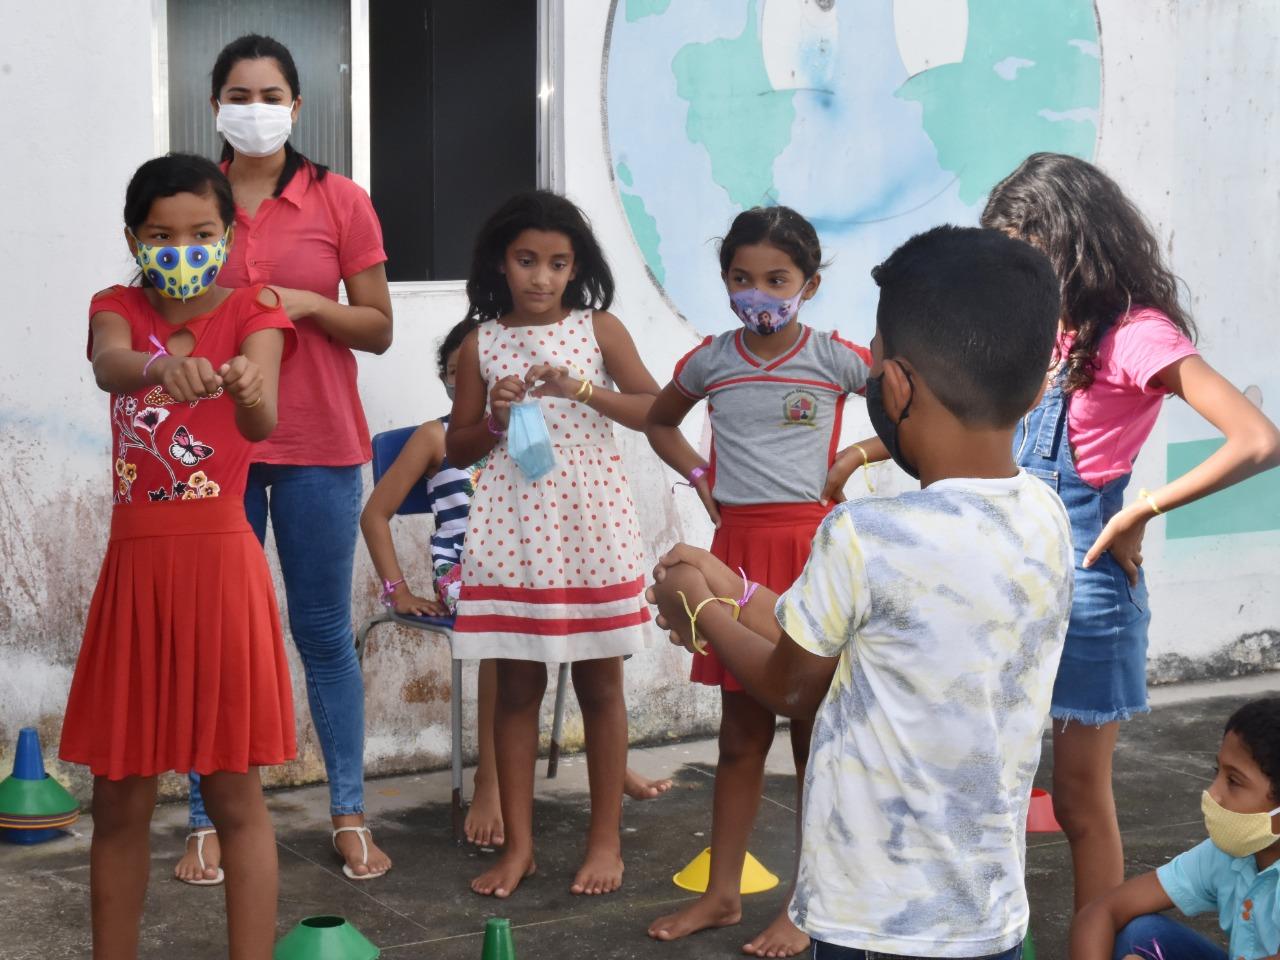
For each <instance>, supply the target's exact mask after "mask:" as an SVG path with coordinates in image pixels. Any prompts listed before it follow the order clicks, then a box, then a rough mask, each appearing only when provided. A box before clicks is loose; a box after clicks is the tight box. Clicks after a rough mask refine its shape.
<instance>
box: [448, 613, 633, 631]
mask: <svg viewBox="0 0 1280 960" xmlns="http://www.w3.org/2000/svg"><path fill="white" fill-rule="evenodd" d="M649 619H650V617H649V611H648V609H643V610H637V611H635V612H634V613H623V614H619V615H618V616H616V617H588V618H584V619H581V620H578V619H574V620H567V619H566V620H541V619H538V618H537V617H508V616H504V615H501V614H496V613H491V614H479V615H476V616H466V615H462V616H459V617H458V620H457V622H456V623H455V624H454V626H453V632H454V633H527V634H531V635H533V636H539V637H549V636H570V635H572V634H575V633H602V632H604V631H606V630H620V629H622V628H623V627H638V626H640V625H641V624H643V623H648V622H649Z"/></svg>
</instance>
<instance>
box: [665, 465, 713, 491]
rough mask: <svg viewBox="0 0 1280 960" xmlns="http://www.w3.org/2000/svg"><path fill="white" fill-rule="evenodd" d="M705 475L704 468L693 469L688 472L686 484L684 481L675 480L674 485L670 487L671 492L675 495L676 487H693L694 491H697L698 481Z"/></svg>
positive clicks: (705, 469)
mask: <svg viewBox="0 0 1280 960" xmlns="http://www.w3.org/2000/svg"><path fill="white" fill-rule="evenodd" d="M706 475H707V468H706V467H694V468H693V469H692V470H690V471H689V477H688V480H687V482H686V481H685V480H677V481H676V482H675V483H673V484H672V485H671V492H672V493H675V492H676V487H693V488H694V489H697V486H698V481H699V480H701V479H702V478H703V477H705V476H706Z"/></svg>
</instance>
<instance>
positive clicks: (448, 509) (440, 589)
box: [360, 316, 671, 847]
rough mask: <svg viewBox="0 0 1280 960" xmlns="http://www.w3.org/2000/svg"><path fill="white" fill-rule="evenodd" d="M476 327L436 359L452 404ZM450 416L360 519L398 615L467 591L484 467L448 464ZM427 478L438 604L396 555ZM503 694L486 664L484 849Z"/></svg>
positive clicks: (437, 423) (453, 336) (482, 682)
mask: <svg viewBox="0 0 1280 960" xmlns="http://www.w3.org/2000/svg"><path fill="white" fill-rule="evenodd" d="M475 326H476V321H475V319H474V318H473V317H470V316H468V317H467V318H466V319H465V320H463V321H461V322H460V323H458V324H456V325H455V326H454V327H453V329H452V330H450V331H449V333H448V334H447V335H446V336H445V338H444V340H443V341H442V342H441V344H440V348H439V351H438V353H437V357H436V363H437V372H438V373H439V376H440V380H441V382H443V384H444V389H445V392H446V393H447V394H448V395H449V399H450V400H452V399H453V384H454V377H455V375H456V373H457V368H458V348H459V347H460V346H461V345H462V341H463V339H464V338H465V337H466V336H467V334H468V333H470V332H471V331H472V330H473V329H475ZM448 424H449V417H448V416H444V417H441V418H439V419H438V420H428V421H427V422H426V423H424V424H422V426H420V427H418V428H417V429H416V430H415V431H414V432H413V434H412V435H411V436H410V437H409V439H408V440H407V441H406V442H405V444H404V447H403V448H402V449H401V450H400V453H399V454H398V455H397V456H396V458H395V460H394V461H393V462H392V464H391V465H390V466H389V467H387V469H386V470H385V472H383V474H382V476H381V477H380V478H379V479H378V482H377V484H376V485H375V486H374V488H373V492H372V493H371V494H370V495H369V502H368V503H366V504H365V507H364V512H363V513H362V514H361V515H360V529H361V531H362V532H363V534H364V540H365V545H366V546H367V547H368V548H369V556H370V557H371V558H372V560H373V566H374V569H375V570H377V573H378V576H379V577H380V578H381V580H382V602H383V603H384V604H386V605H387V607H388V608H389V609H391V610H393V611H395V612H396V613H398V614H401V615H406V616H415V617H451V616H453V613H454V610H455V608H456V606H457V602H458V591H459V588H460V587H461V585H462V577H461V562H462V545H463V540H464V538H465V536H466V532H467V517H468V514H469V512H470V509H471V497H472V495H473V494H474V493H475V482H476V477H477V476H478V475H479V473H480V471H481V470H482V469H483V468H484V461H483V460H482V461H481V462H479V463H476V464H472V465H471V466H469V467H457V466H455V465H453V464H451V463H449V461H448V459H447V458H446V457H445V446H444V437H445V430H446V428H447V427H448ZM424 477H425V478H426V495H427V499H428V501H429V503H430V510H431V513H432V515H433V516H434V518H435V532H434V533H433V535H432V537H431V569H432V579H433V581H434V587H435V598H434V599H429V598H427V597H424V596H421V595H419V594H417V593H415V592H414V591H413V589H412V587H411V586H410V585H409V583H408V582H407V580H406V578H405V576H404V571H403V569H402V567H401V566H400V561H399V559H398V558H397V556H396V548H395V543H394V541H393V539H392V536H391V518H392V517H393V516H395V515H396V513H397V512H398V511H399V510H400V508H401V504H403V503H404V501H405V498H406V497H407V496H408V495H409V494H410V492H411V491H412V490H413V488H414V487H415V486H416V485H417V484H419V483H420V482H421V481H422V479H423V478H424ZM496 695H497V670H496V665H495V662H494V661H493V660H482V661H480V676H479V688H478V692H477V698H476V699H477V704H476V713H477V722H478V724H479V731H478V748H479V749H478V753H479V757H478V762H477V766H476V773H475V779H474V781H473V789H474V793H473V796H472V800H471V807H470V809H469V810H468V812H467V819H466V823H465V826H464V832H465V834H466V837H467V840H468V841H469V842H471V843H474V844H476V845H477V846H482V847H496V846H501V845H502V843H503V840H504V837H503V830H502V810H501V807H500V805H499V803H498V773H497V768H496V766H495V763H494V754H493V712H494V702H495V698H496ZM670 788H671V781H670V780H668V779H663V780H649V779H647V778H646V777H642V776H640V774H638V773H636V772H635V771H634V770H632V769H630V768H628V769H627V776H626V781H625V786H624V789H625V791H626V794H627V796H629V797H631V798H632V799H633V800H652V799H653V798H655V797H658V796H661V795H662V794H664V793H666V792H667V791H668V790H669V789H670Z"/></svg>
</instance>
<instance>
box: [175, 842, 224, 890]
mask: <svg viewBox="0 0 1280 960" xmlns="http://www.w3.org/2000/svg"><path fill="white" fill-rule="evenodd" d="M217 832H218V831H217V830H212V829H205V830H193V831H191V832H190V833H188V834H187V839H188V840H190V839H191V838H192V837H195V838H196V860H197V861H199V863H200V873H201V874H202V876H201V878H200V879H199V880H186V879H183V878H182V877H177V878H176V879H178V880H182V882H183V883H189V884H190V885H191V886H193V887H216V886H217V885H218V884H220V883H222V882H223V881H224V880H226V878H227V877H226V874H224V873H223V872H222V868H221V867H218V875H217V876H216V877H214V878H213V879H212V880H208V879H205V877H204V876H203V874H204V871H205V869H206V868H205V865H204V838H205V837H207V836H209V835H210V834H214V833H217Z"/></svg>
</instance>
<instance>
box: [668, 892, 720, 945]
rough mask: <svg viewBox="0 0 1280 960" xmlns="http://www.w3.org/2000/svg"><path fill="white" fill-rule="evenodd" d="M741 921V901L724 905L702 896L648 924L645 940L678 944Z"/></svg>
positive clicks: (718, 900)
mask: <svg viewBox="0 0 1280 960" xmlns="http://www.w3.org/2000/svg"><path fill="white" fill-rule="evenodd" d="M741 920H742V901H741V900H738V899H736V898H735V899H733V900H730V901H725V900H721V899H720V898H719V897H713V896H711V895H710V894H706V893H704V894H703V895H702V896H700V897H699V898H698V899H697V900H695V901H693V903H691V904H689V905H688V906H687V907H685V908H683V909H682V910H677V911H676V912H675V913H668V914H667V915H666V916H665V917H659V918H658V919H657V920H655V921H653V923H651V924H649V936H651V937H653V939H655V940H679V939H680V938H681V937H687V936H689V934H691V933H697V932H698V931H699V930H711V929H714V928H716V927H729V926H732V925H733V924H735V923H738V922H739V921H741Z"/></svg>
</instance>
